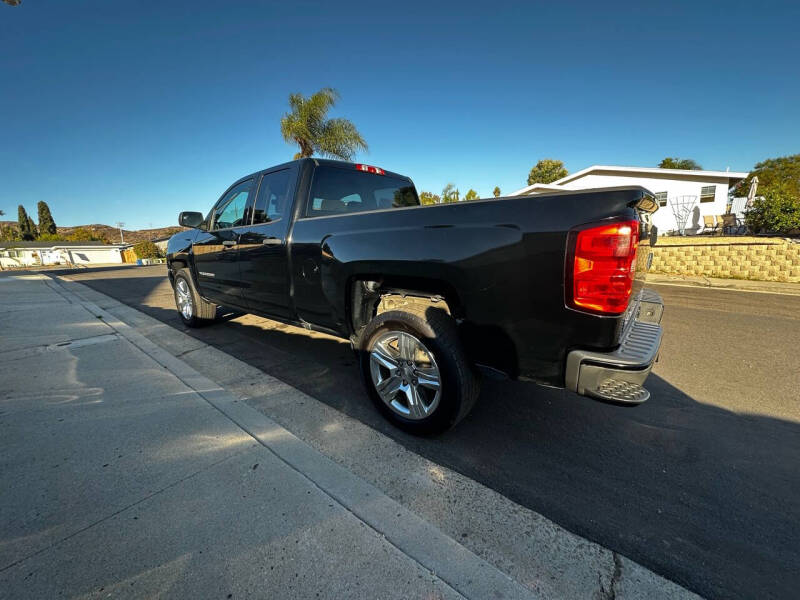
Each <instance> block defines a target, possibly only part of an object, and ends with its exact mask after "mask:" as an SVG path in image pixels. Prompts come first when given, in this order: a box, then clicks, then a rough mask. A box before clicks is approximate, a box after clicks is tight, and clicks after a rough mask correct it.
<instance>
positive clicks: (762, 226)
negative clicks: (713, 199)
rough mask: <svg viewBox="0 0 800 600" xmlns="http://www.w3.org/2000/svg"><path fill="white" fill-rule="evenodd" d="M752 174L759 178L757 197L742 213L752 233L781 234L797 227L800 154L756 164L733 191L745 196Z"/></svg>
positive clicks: (796, 229)
mask: <svg viewBox="0 0 800 600" xmlns="http://www.w3.org/2000/svg"><path fill="white" fill-rule="evenodd" d="M754 177H758V190H757V192H756V193H757V194H758V196H757V197H756V199H755V200H753V206H752V207H750V209H749V210H748V211H747V212H746V213H745V222H746V223H747V226H748V227H749V228H750V229H751V230H752V231H755V232H762V231H763V232H776V233H781V234H786V233H796V232H797V231H798V230H800V154H794V155H792V156H781V157H778V158H768V159H767V160H764V161H761V162H760V163H757V164H756V166H755V167H753V170H752V171H751V172H750V174H749V175H748V176H747V178H746V179H745V180H744V181H742V182H741V183H740V184H739V186H738V187H737V188H736V192H735V193H736V194H737V195H739V196H746V195H747V193H748V192H749V191H750V185H751V184H752V181H753V178H754Z"/></svg>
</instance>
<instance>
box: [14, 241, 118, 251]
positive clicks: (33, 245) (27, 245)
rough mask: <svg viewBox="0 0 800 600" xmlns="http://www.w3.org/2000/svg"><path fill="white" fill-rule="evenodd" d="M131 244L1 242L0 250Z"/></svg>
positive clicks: (96, 247)
mask: <svg viewBox="0 0 800 600" xmlns="http://www.w3.org/2000/svg"><path fill="white" fill-rule="evenodd" d="M128 246H130V244H105V243H103V242H62V241H54V240H50V241H25V242H3V241H0V248H15V249H20V250H58V249H59V248H70V249H74V248H83V249H100V248H109V249H111V248H114V249H119V248H127V247H128Z"/></svg>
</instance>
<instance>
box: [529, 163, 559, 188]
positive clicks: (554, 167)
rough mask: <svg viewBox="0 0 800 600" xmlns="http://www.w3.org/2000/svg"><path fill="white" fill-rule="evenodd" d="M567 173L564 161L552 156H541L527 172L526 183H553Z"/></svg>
mask: <svg viewBox="0 0 800 600" xmlns="http://www.w3.org/2000/svg"><path fill="white" fill-rule="evenodd" d="M567 175H569V171H567V170H566V169H565V168H564V163H563V162H561V161H560V160H555V159H553V158H543V159H542V160H540V161H539V162H537V163H536V165H534V167H533V168H532V169H531V172H530V173H528V185H533V184H534V183H553V182H554V181H558V180H559V179H561V178H562V177H566V176H567Z"/></svg>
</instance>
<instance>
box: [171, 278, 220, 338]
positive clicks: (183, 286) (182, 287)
mask: <svg viewBox="0 0 800 600" xmlns="http://www.w3.org/2000/svg"><path fill="white" fill-rule="evenodd" d="M173 291H174V293H175V306H176V307H177V308H178V315H179V316H180V318H181V321H183V323H184V324H185V325H188V326H189V327H200V326H201V325H205V324H206V323H209V322H210V321H213V320H214V317H215V316H216V314H217V305H216V304H213V303H211V302H209V301H208V300H204V299H203V298H202V297H201V296H200V294H199V293H198V292H197V288H196V287H195V286H194V282H193V281H192V275H191V273H190V272H189V270H188V269H181V270H180V271H178V273H177V274H176V275H175V284H174V289H173Z"/></svg>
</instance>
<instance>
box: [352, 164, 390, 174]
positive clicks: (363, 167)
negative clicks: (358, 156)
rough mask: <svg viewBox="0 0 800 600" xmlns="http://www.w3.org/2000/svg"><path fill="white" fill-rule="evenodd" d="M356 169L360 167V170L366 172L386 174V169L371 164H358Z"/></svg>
mask: <svg viewBox="0 0 800 600" xmlns="http://www.w3.org/2000/svg"><path fill="white" fill-rule="evenodd" d="M356 169H358V170H359V171H364V172H365V173H375V175H386V171H384V170H383V169H381V168H380V167H373V166H371V165H362V164H357V165H356Z"/></svg>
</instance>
